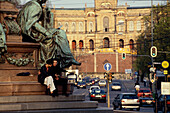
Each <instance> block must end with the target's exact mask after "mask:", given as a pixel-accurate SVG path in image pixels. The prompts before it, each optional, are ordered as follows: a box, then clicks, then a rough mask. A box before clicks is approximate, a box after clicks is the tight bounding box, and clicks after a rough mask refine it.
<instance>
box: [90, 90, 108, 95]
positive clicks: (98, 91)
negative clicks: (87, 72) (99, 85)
mask: <svg viewBox="0 0 170 113" xmlns="http://www.w3.org/2000/svg"><path fill="white" fill-rule="evenodd" d="M92 93H95V94H100V93H101V94H103V93H105V92H104V90H92Z"/></svg>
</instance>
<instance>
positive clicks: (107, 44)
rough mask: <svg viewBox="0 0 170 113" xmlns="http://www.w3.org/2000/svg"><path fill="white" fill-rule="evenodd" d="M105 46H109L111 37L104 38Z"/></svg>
mask: <svg viewBox="0 0 170 113" xmlns="http://www.w3.org/2000/svg"><path fill="white" fill-rule="evenodd" d="M103 47H104V48H109V38H107V37H106V38H104V39H103Z"/></svg>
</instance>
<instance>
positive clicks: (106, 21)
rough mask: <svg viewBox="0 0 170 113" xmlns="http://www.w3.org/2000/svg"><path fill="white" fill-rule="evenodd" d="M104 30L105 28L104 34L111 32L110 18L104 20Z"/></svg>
mask: <svg viewBox="0 0 170 113" xmlns="http://www.w3.org/2000/svg"><path fill="white" fill-rule="evenodd" d="M103 28H104V32H109V18H108V17H104V18H103Z"/></svg>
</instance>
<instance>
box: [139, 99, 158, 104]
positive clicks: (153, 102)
mask: <svg viewBox="0 0 170 113" xmlns="http://www.w3.org/2000/svg"><path fill="white" fill-rule="evenodd" d="M139 99H140V106H143V105H150V106H153V105H154V104H155V100H154V98H153V97H140V98H139Z"/></svg>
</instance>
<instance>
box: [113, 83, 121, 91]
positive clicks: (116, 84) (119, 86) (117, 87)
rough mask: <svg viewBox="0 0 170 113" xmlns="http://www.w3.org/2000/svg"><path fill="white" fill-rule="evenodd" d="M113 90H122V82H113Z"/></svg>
mask: <svg viewBox="0 0 170 113" xmlns="http://www.w3.org/2000/svg"><path fill="white" fill-rule="evenodd" d="M111 88H112V90H120V91H121V88H122V86H121V84H120V83H119V82H112V86H111Z"/></svg>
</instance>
